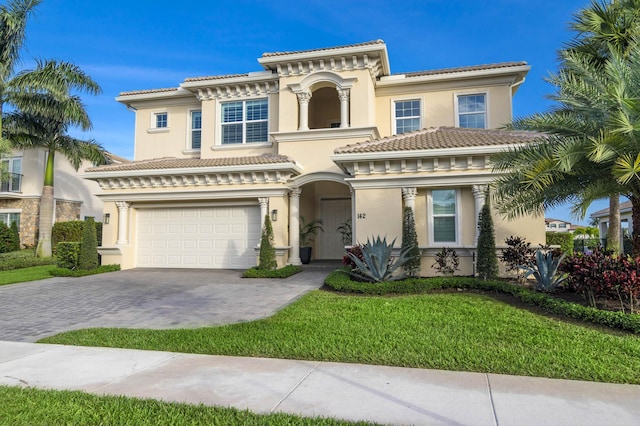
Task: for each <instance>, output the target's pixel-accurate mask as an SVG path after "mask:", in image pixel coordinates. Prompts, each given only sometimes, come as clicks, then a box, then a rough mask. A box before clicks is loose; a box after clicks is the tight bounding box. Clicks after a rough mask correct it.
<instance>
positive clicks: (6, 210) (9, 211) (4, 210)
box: [0, 209, 22, 226]
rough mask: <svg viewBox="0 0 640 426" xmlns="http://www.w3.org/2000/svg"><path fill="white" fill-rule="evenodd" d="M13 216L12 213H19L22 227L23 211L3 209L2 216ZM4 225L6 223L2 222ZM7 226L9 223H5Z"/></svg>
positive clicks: (0, 211)
mask: <svg viewBox="0 0 640 426" xmlns="http://www.w3.org/2000/svg"><path fill="white" fill-rule="evenodd" d="M7 213H8V214H11V213H18V214H19V215H20V225H22V209H2V210H0V214H7ZM2 223H4V222H2ZM4 224H5V225H7V226H9V225H8V224H7V223H4Z"/></svg>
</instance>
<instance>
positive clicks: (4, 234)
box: [0, 222, 16, 253]
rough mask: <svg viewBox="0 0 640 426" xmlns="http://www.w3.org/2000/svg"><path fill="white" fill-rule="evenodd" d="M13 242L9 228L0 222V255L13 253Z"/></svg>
mask: <svg viewBox="0 0 640 426" xmlns="http://www.w3.org/2000/svg"><path fill="white" fill-rule="evenodd" d="M15 250H16V249H15V241H14V236H13V232H12V231H11V228H9V227H8V226H7V225H5V224H4V222H0V253H9V252H11V251H15Z"/></svg>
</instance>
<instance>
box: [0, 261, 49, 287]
mask: <svg viewBox="0 0 640 426" xmlns="http://www.w3.org/2000/svg"><path fill="white" fill-rule="evenodd" d="M54 268H55V265H44V266H32V267H31V268H23V269H14V270H11V271H1V272H0V285H5V284H15V283H22V282H26V281H35V280H43V279H45V278H52V277H53V275H51V271H52V270H53V269H54Z"/></svg>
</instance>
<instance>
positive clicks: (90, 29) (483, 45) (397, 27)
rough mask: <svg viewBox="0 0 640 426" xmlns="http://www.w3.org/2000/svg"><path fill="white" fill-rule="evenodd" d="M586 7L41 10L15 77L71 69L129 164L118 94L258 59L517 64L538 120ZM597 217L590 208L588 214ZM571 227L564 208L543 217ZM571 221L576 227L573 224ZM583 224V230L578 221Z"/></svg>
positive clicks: (147, 4) (433, 1)
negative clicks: (355, 52)
mask: <svg viewBox="0 0 640 426" xmlns="http://www.w3.org/2000/svg"><path fill="white" fill-rule="evenodd" d="M588 3H589V2H588V0H561V1H558V0H537V1H531V0H493V1H490V2H489V1H486V2H485V1H470V0H469V1H461V0H396V1H379V0H371V1H360V0H353V1H351V0H342V1H334V0H304V1H297V2H296V1H281V0H270V1H248V0H236V1H233V2H214V1H207V0H191V1H189V2H188V3H176V2H173V1H172V2H169V1H163V0H155V1H148V0H135V1H132V0H110V1H108V2H103V1H100V2H97V1H86V0H44V1H43V3H42V4H41V5H40V7H39V8H38V11H37V13H36V15H35V16H34V18H33V19H32V20H31V21H30V22H29V25H28V28H27V41H26V47H25V49H24V51H23V53H22V56H23V67H27V68H28V67H30V66H32V63H33V62H32V58H43V59H48V58H53V59H60V60H66V61H71V62H73V63H75V64H77V65H79V66H80V67H81V68H82V69H83V70H84V71H85V72H87V73H88V74H89V75H91V76H92V77H93V78H94V79H95V80H97V81H98V83H99V84H100V85H101V86H102V89H103V94H102V95H100V96H97V97H91V98H90V97H85V103H86V105H87V108H88V110H89V113H90V115H91V118H92V120H93V124H94V127H93V130H92V131H91V132H88V133H87V134H85V135H80V134H76V136H82V137H85V138H94V139H96V140H97V141H99V142H100V143H102V144H103V146H104V147H105V148H107V149H108V150H109V151H111V152H113V153H115V154H118V155H121V156H123V157H126V158H132V157H133V124H134V115H133V113H132V112H130V111H128V110H127V109H126V108H125V107H124V106H123V105H121V104H119V103H117V102H115V100H114V98H115V97H116V96H117V95H118V93H119V92H122V91H129V90H138V89H150V88H163V87H177V86H178V84H179V83H180V82H182V80H184V78H186V77H195V76H203V75H216V74H229V73H244V72H249V71H258V70H260V66H259V64H258V63H257V61H256V59H257V58H258V57H260V55H261V54H262V53H263V52H270V51H282V50H302V49H310V48H317V47H327V46H336V45H343V44H351V43H358V42H363V41H369V40H376V39H382V40H384V41H385V43H386V44H387V49H388V51H389V60H390V63H391V71H392V72H393V73H398V72H404V71H419V70H428V69H437V68H446V67H455V66H464V65H476V64H485V63H493V62H503V61H521V60H524V61H527V62H528V63H529V64H530V65H531V71H530V72H529V75H528V76H527V81H526V82H525V83H524V84H523V85H522V86H521V88H520V89H519V91H518V93H517V94H516V96H515V98H514V115H515V116H522V115H527V114H530V113H533V112H539V111H544V110H547V109H548V108H549V106H550V105H551V104H550V102H549V101H548V100H547V99H545V96H546V95H548V94H549V93H551V92H552V90H553V88H552V86H550V85H549V84H547V83H545V82H544V81H543V78H544V77H545V76H546V75H548V73H549V72H553V71H555V70H556V69H557V56H556V51H557V50H558V49H559V48H560V47H562V45H563V43H566V42H567V41H569V40H570V39H571V37H573V34H572V33H571V32H570V31H569V29H568V23H569V22H570V21H571V19H572V14H573V13H575V12H576V11H577V10H579V9H581V8H583V7H586V6H588ZM604 207H607V204H606V202H598V203H594V205H593V206H592V208H591V209H590V210H589V212H592V211H594V210H598V209H600V208H604ZM547 216H548V217H555V218H560V219H565V220H570V219H572V218H570V215H569V209H568V208H561V209H554V210H552V211H549V212H547ZM573 221H574V222H578V221H576V220H575V219H573ZM583 222H586V220H585V221H583Z"/></svg>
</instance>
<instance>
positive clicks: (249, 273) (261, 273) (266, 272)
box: [242, 265, 302, 278]
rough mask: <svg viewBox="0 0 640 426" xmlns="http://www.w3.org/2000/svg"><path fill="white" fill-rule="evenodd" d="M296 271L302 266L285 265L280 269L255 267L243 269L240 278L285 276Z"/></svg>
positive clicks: (299, 270) (300, 270)
mask: <svg viewBox="0 0 640 426" xmlns="http://www.w3.org/2000/svg"><path fill="white" fill-rule="evenodd" d="M298 272H302V268H301V267H300V266H297V265H287V266H285V267H283V268H280V269H260V268H258V267H255V268H251V269H247V270H246V271H244V274H242V278H287V277H290V276H291V275H295V274H297V273H298Z"/></svg>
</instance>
